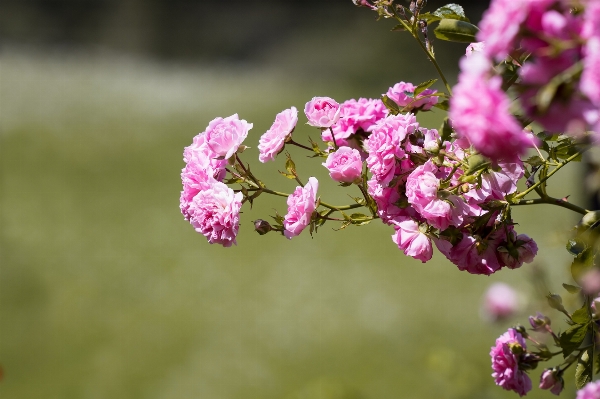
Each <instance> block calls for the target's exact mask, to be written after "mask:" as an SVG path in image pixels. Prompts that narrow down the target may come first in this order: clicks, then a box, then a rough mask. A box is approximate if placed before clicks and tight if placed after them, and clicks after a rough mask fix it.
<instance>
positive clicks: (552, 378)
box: [540, 369, 564, 395]
mask: <svg viewBox="0 0 600 399" xmlns="http://www.w3.org/2000/svg"><path fill="white" fill-rule="evenodd" d="M563 385H564V382H563V379H562V377H561V376H559V375H557V371H556V370H553V369H546V370H544V372H543V373H542V375H541V376H540V389H549V390H550V392H552V393H553V394H555V395H560V393H561V392H562V390H563Z"/></svg>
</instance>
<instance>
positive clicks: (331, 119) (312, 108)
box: [304, 97, 340, 128]
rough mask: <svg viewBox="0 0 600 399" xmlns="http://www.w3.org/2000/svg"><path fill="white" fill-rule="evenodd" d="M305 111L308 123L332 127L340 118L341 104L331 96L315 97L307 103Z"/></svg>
mask: <svg viewBox="0 0 600 399" xmlns="http://www.w3.org/2000/svg"><path fill="white" fill-rule="evenodd" d="M304 113H305V114H306V117H307V118H308V124H309V125H311V126H314V127H320V128H327V127H331V126H332V125H333V124H334V123H336V122H337V121H338V119H339V118H340V105H339V104H338V103H337V102H336V101H335V100H334V99H332V98H329V97H313V99H312V100H310V101H309V102H307V103H306V106H305V107H304Z"/></svg>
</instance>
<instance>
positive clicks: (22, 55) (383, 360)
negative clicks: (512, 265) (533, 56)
mask: <svg viewBox="0 0 600 399" xmlns="http://www.w3.org/2000/svg"><path fill="white" fill-rule="evenodd" d="M213 3H214V4H213ZM213 3H211V4H210V5H209V4H208V2H205V3H204V2H200V3H198V4H199V5H198V4H197V5H195V6H194V7H195V8H194V7H192V6H190V7H192V8H186V7H184V6H183V4H196V3H190V2H188V3H185V2H181V1H179V2H174V3H172V5H171V6H169V5H164V2H162V3H161V2H158V1H154V2H148V3H147V4H146V3H143V2H138V1H129V2H122V3H121V2H120V3H115V2H102V1H87V2H86V1H71V2H69V1H62V2H61V1H54V2H35V1H27V2H18V1H12V2H11V1H7V2H4V4H3V6H2V7H3V10H4V12H2V13H1V15H2V21H3V24H2V35H3V36H2V39H3V43H2V44H3V45H2V50H1V52H0V62H1V66H0V112H1V115H0V118H1V132H0V133H1V135H0V139H1V142H0V151H1V152H0V165H1V169H0V170H1V182H2V184H1V190H0V204H1V208H0V211H1V213H0V232H1V255H0V256H1V258H0V259H1V260H0V262H1V263H0V367H1V370H2V379H1V380H0V396H1V397H2V398H7V399H8V398H11V399H12V398H15V399H30V398H44V399H54V398H56V399H59V398H60V399H67V398H90V399H95V398H115V399H116V398H128V399H134V398H144V399H146V398H148V399H154V398H156V399H167V398H210V399H237V398H239V399H242V398H264V399H270V398H283V399H292V398H294V399H295V398H298V399H300V398H318V399H358V398H364V399H375V398H510V397H515V394H514V393H509V392H505V391H503V390H501V389H500V388H498V387H496V386H495V385H494V383H493V379H492V378H491V377H490V374H491V368H490V360H489V356H488V353H489V348H490V346H491V345H493V343H494V340H495V338H496V337H497V336H499V335H500V334H501V333H502V332H503V331H505V329H506V328H507V327H508V326H510V325H511V324H513V323H515V322H521V323H526V322H527V320H526V317H527V315H528V314H529V313H528V312H533V311H534V310H544V311H547V309H545V308H544V307H543V306H542V307H541V305H540V304H539V303H538V302H536V301H538V299H536V297H535V296H532V297H529V300H528V301H525V302H527V303H528V305H527V306H524V308H523V311H522V313H521V314H520V315H519V317H518V318H516V319H512V320H508V321H505V322H502V323H499V324H489V323H486V322H484V321H482V320H481V317H480V306H481V297H482V295H483V293H484V291H485V290H486V289H487V287H488V286H489V285H490V284H491V283H492V282H495V281H504V282H509V283H511V284H513V285H514V286H515V287H516V289H518V290H519V291H520V292H521V293H522V294H523V296H524V297H525V298H527V297H528V296H529V294H531V293H532V285H531V284H530V280H531V278H532V276H534V275H535V273H547V274H548V275H549V276H550V278H551V279H550V281H551V283H550V284H549V287H548V289H551V290H553V291H556V292H559V293H561V294H564V295H563V296H567V294H566V293H565V292H564V291H561V290H562V288H561V287H560V283H562V282H563V281H568V277H567V268H566V266H567V265H568V263H569V255H568V254H567V253H566V251H565V250H564V242H565V239H566V237H567V236H568V229H569V228H570V227H571V226H572V225H574V224H575V223H576V221H577V217H576V216H575V215H571V214H570V213H569V211H567V210H564V209H561V208H556V209H554V208H550V207H544V206H541V207H535V208H534V207H532V208H527V209H518V210H517V211H516V212H515V218H516V220H517V221H518V222H519V226H517V230H518V231H519V232H520V233H526V234H529V235H530V236H532V237H534V238H535V239H536V240H537V242H538V244H539V246H540V248H541V251H540V253H539V254H538V257H537V259H536V262H535V265H533V266H532V265H525V266H524V267H522V268H521V269H519V270H516V271H507V270H503V271H501V272H499V273H497V274H496V275H493V276H491V277H484V276H472V275H469V274H466V273H464V272H460V271H458V270H457V269H456V267H455V266H454V265H452V264H450V263H449V262H448V261H446V260H445V259H444V258H443V256H441V255H440V254H439V253H436V254H435V259H434V261H432V262H430V263H427V264H421V263H420V262H419V261H415V260H413V259H411V258H407V257H405V256H404V255H403V254H402V253H401V251H399V250H398V249H397V248H396V247H395V245H394V244H393V242H392V241H391V239H390V235H391V234H392V231H391V229H390V228H389V227H386V226H383V225H381V224H378V223H373V224H371V225H368V226H365V227H354V228H348V229H346V230H343V231H333V230H332V229H331V227H335V226H333V225H331V224H328V225H326V226H325V227H324V228H322V229H321V230H319V233H318V234H317V235H315V236H314V238H311V237H310V236H309V234H308V232H306V233H304V234H303V235H302V236H299V237H297V238H294V239H293V240H291V241H288V240H286V239H284V238H282V237H281V236H278V235H275V234H269V235H266V236H259V235H258V234H256V233H255V232H254V231H253V228H252V227H253V226H252V223H251V221H252V220H255V219H258V218H264V219H268V216H269V215H273V214H274V209H277V210H278V211H279V212H280V213H281V214H284V213H285V210H286V205H285V200H284V199H281V198H267V197H266V195H265V196H263V197H261V198H260V199H259V200H258V201H257V202H256V203H255V206H254V208H253V209H250V208H249V207H248V206H247V204H246V205H245V206H244V208H243V215H242V219H241V223H242V225H241V229H240V234H239V237H238V243H239V244H238V246H237V247H233V248H229V249H226V248H221V247H218V246H211V245H209V244H208V243H207V242H206V240H205V238H204V237H203V236H201V235H198V234H196V233H195V232H194V231H193V229H192V228H191V226H190V225H189V224H188V223H187V222H185V221H184V220H183V218H182V216H181V214H180V213H179V208H178V199H179V192H180V190H181V182H180V177H179V173H180V171H181V168H182V167H183V161H182V151H183V147H184V146H187V145H189V144H190V143H191V141H192V138H193V137H194V135H196V134H197V133H198V132H201V131H203V130H204V128H205V127H206V125H207V124H208V122H209V121H210V120H211V119H213V118H215V117H217V116H222V117H225V116H229V115H231V114H233V113H238V114H239V115H240V117H241V118H243V119H246V120H248V121H249V122H252V123H254V128H253V129H252V130H251V132H250V135H249V137H248V139H247V142H246V144H247V145H249V146H251V147H254V148H252V149H250V150H248V151H247V152H246V153H244V154H243V159H244V160H245V161H247V162H250V163H251V164H252V166H253V168H254V170H255V174H257V175H258V176H260V177H261V178H263V179H264V180H265V181H266V182H268V184H269V185H272V186H273V187H275V188H278V189H280V190H282V191H287V192H291V191H292V190H293V189H294V186H295V184H294V183H293V182H291V181H289V180H286V179H284V178H282V177H281V176H279V175H278V174H277V172H276V169H278V168H279V169H283V167H284V166H283V159H284V158H282V157H280V158H279V159H278V161H277V162H276V163H270V164H267V165H262V164H260V163H259V162H258V160H257V151H256V146H257V143H258V139H259V137H260V135H261V134H262V133H264V132H265V131H266V130H267V129H268V128H269V127H270V125H271V123H272V122H273V119H274V117H275V114H276V113H277V112H279V111H281V110H282V109H284V108H288V107H290V106H291V105H295V106H296V107H297V108H298V109H302V108H303V106H304V103H305V102H306V101H308V100H309V99H310V98H312V97H313V96H316V95H321V96H330V97H333V98H335V99H337V100H338V101H340V102H342V101H344V100H346V99H349V98H358V97H378V96H380V95H381V94H382V93H384V92H385V91H386V90H387V88H388V87H389V86H391V85H393V84H394V83H396V82H397V81H400V80H405V81H411V82H414V83H418V82H420V81H424V80H427V79H429V78H432V77H434V73H435V70H434V69H433V67H432V66H431V64H429V63H428V62H427V61H426V60H425V58H424V57H423V56H422V55H421V54H420V53H418V49H417V47H416V45H415V43H412V42H411V41H410V40H408V38H406V37H403V36H402V35H401V34H399V33H391V32H389V30H390V28H391V27H392V26H393V25H390V21H380V22H375V15H374V14H373V13H371V12H369V11H368V10H366V9H358V8H355V7H354V6H352V4H351V2H350V1H340V2H334V1H332V2H331V3H330V4H327V6H324V5H322V4H321V3H319V2H314V3H311V2H307V3H304V4H303V3H298V2H290V3H287V5H286V3H284V2H271V3H268V2H267V4H266V5H265V4H264V2H262V3H261V4H258V2H254V3H253V2H244V3H236V2H231V3H230V2H228V3H227V5H225V3H215V2H213ZM430 3H432V7H433V6H435V5H439V4H438V3H436V2H430ZM124 4H125V5H124ZM127 4H129V7H130V8H127V6H126V5H127ZM202 4H203V6H202ZM110 5H112V6H114V7H116V8H115V10H117V11H118V10H121V11H119V12H123V11H122V8H123V7H124V8H125V10H126V11H127V10H129V11H127V12H128V13H129V14H128V13H127V12H124V14H119V12H117V11H114V10H113V11H114V13H113V14H114V15H113V14H111V13H110V12H109V11H106V10H107V9H108V10H110V7H109V6H110ZM145 6H147V7H150V8H149V10H151V11H147V12H146V15H145V16H144V15H142V16H140V15H139V12H137V13H136V12H135V10H138V11H140V10H145V9H146V8H145ZM151 6H152V7H154V8H152V7H151ZM159 6H161V7H162V8H160V7H159ZM481 6H482V4H480V5H479V7H481ZM44 7H45V8H44ZM53 7H54V8H53ZM61 7H63V8H62V9H61ZM103 7H104V8H103ZM107 7H108V8H107ZM136 7H138V8H136ZM177 7H179V8H177ZM157 9H158V11H157ZM40 10H41V11H40ZM57 10H58V11H57ZM73 10H75V11H73ZM103 10H104V11H103ZM132 10H133V11H132ZM161 10H162V11H161ZM166 10H170V11H171V12H170V13H166ZM173 10H175V11H173ZM189 10H195V11H194V12H195V13H196V14H194V13H191V11H190V12H188V11H189ZM68 11H71V13H69V12H68ZM176 11H177V12H176ZM78 13H79V14H78ZM161 13H162V14H161ZM190 13H191V15H189V14H190ZM472 13H473V15H474V19H475V20H476V19H477V18H478V16H479V15H480V13H481V9H480V8H476V9H474V11H472ZM467 14H468V15H471V14H470V13H469V9H467ZM115 15H116V16H115ZM123 15H124V16H123ZM148 15H150V16H153V18H150V17H148ZM90 16H95V18H96V19H93V18H92V19H90V18H91V17H90ZM118 16H120V17H118ZM194 16H196V17H197V18H196V19H194ZM60 18H63V20H62V21H63V23H62V25H61V23H60V21H61V19H60ZM69 18H70V19H69ZM86 18H87V19H86ZM119 18H121V19H119ZM136 18H137V19H136ZM144 18H146V19H144ZM162 18H164V19H166V21H165V20H163V19H162ZM81 19H83V22H82V21H81ZM57 21H59V22H57ZM65 21H66V22H65ZM86 21H87V22H86ZM111 21H112V22H111ZM115 21H117V22H115ZM119 21H120V22H119ZM144 21H146V22H148V21H153V22H154V25H152V24H150V23H147V24H146V23H145V22H144ZM178 22H180V23H178ZM86 23H87V25H86ZM119 24H120V25H119ZM194 28H195V29H196V30H197V31H198V32H196V31H195V30H194ZM186 29H187V30H186ZM192 31H193V32H195V33H194V34H191V33H190V34H189V35H186V33H185V32H192ZM161 32H163V33H164V34H161ZM165 32H170V33H169V34H167V33H165ZM109 33H110V34H109ZM165 35H166V37H165ZM186 38H188V39H189V40H187V41H186ZM190 38H191V39H190ZM194 38H195V39H194ZM262 38H265V40H262ZM192 39H193V40H192ZM194 40H195V41H194ZM435 45H436V52H437V54H438V58H440V59H442V60H444V64H445V68H446V70H447V73H448V76H450V77H451V80H453V81H454V80H455V76H456V69H455V68H456V67H455V65H456V62H457V60H458V58H459V57H460V55H461V54H462V53H463V52H464V47H465V46H464V45H463V46H460V45H450V44H447V43H442V42H436V43H435ZM196 50H197V51H196ZM442 117H443V114H442V113H441V112H440V111H436V112H433V113H430V114H429V115H423V117H422V118H421V119H420V122H421V123H422V124H423V125H425V126H427V127H430V128H436V127H438V126H439V123H440V121H441V118H442ZM304 121H305V120H304V119H303V116H300V121H299V126H298V128H297V130H296V133H295V139H296V140H297V141H300V142H302V141H304V142H305V141H306V140H307V138H308V136H311V137H312V138H313V139H317V138H318V133H317V132H316V131H315V130H311V129H310V128H309V127H308V126H306V125H303V123H304ZM291 153H292V155H293V157H294V160H295V161H296V164H297V166H298V168H299V172H300V174H301V176H303V177H304V178H306V177H308V176H309V175H315V176H317V178H318V179H319V180H320V182H321V186H320V189H319V190H320V194H321V195H322V197H323V198H324V199H325V200H326V201H328V202H336V203H346V202H347V201H348V197H347V194H351V195H356V194H357V193H354V192H353V191H352V188H349V189H339V188H337V187H336V186H335V185H334V184H332V182H330V181H328V179H327V174H326V173H325V169H324V168H322V167H321V166H320V165H319V163H320V162H321V161H319V160H314V159H312V160H311V159H308V158H304V155H305V154H303V153H302V152H300V151H296V149H292V150H291ZM565 169H567V170H564V171H561V173H560V175H561V180H560V181H559V182H558V181H557V182H556V183H553V184H552V185H551V189H553V190H554V193H555V194H556V195H557V196H565V195H568V194H571V195H572V196H571V198H572V199H573V201H575V202H577V201H579V202H581V195H580V192H579V190H580V179H579V178H578V175H577V174H578V170H577V168H565ZM565 300H566V302H567V303H568V304H574V303H575V299H574V298H565ZM549 315H550V316H553V317H554V318H555V320H557V321H558V320H560V316H559V315H558V314H556V313H552V312H550V313H549ZM559 324H560V323H559ZM541 369H543V366H540V369H538V370H536V371H534V372H532V373H531V376H532V379H533V381H534V385H536V382H537V381H538V378H539V374H540V372H541ZM549 395H550V393H549V392H545V391H543V392H541V391H539V390H535V391H534V392H533V393H532V395H531V396H532V397H534V398H541V397H549ZM564 395H565V396H566V397H569V396H573V392H572V391H571V392H565V394H564Z"/></svg>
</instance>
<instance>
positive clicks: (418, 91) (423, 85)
mask: <svg viewBox="0 0 600 399" xmlns="http://www.w3.org/2000/svg"><path fill="white" fill-rule="evenodd" d="M435 82H437V79H430V80H428V81H427V82H423V83H420V84H419V85H418V86H417V87H415V97H416V96H418V95H419V94H421V93H422V92H423V91H424V90H426V89H428V88H429V87H430V86H431V85H432V84H434V83H435Z"/></svg>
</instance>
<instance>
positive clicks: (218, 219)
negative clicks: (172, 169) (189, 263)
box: [188, 182, 243, 247]
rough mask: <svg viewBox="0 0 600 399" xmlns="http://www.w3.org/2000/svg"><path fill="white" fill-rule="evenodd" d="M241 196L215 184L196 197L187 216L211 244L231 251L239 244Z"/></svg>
mask: <svg viewBox="0 0 600 399" xmlns="http://www.w3.org/2000/svg"><path fill="white" fill-rule="evenodd" d="M242 198H243V195H242V193H237V194H236V193H234V192H233V190H232V189H230V188H229V187H227V185H225V184H224V183H221V182H215V183H214V184H212V185H211V186H210V187H208V188H207V189H205V190H202V191H200V192H198V194H196V196H194V198H193V200H192V202H191V204H190V206H189V209H188V214H189V218H190V223H191V224H192V226H194V229H196V231H197V232H198V233H202V234H203V235H204V236H205V237H206V239H207V240H208V242H209V243H211V244H221V245H223V246H224V247H230V246H231V245H232V244H236V239H235V238H236V236H237V233H238V229H239V217H240V208H241V206H242V202H241V201H242Z"/></svg>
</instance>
